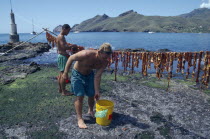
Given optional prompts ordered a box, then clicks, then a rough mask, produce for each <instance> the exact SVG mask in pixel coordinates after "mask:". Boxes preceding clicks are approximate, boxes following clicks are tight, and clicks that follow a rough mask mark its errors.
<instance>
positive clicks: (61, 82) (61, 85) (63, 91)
mask: <svg viewBox="0 0 210 139" xmlns="http://www.w3.org/2000/svg"><path fill="white" fill-rule="evenodd" d="M62 75H63V72H60V80H59V84H60V87H61V94H62V95H63V96H68V95H72V93H70V92H69V91H67V90H66V83H65V80H64V79H63V77H62Z"/></svg>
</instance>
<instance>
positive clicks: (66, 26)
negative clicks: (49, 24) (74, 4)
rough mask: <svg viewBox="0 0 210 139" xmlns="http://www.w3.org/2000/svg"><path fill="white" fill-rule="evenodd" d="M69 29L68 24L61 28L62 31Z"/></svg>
mask: <svg viewBox="0 0 210 139" xmlns="http://www.w3.org/2000/svg"><path fill="white" fill-rule="evenodd" d="M69 28H70V29H71V27H70V26H69V24H64V25H63V26H62V30H64V29H69Z"/></svg>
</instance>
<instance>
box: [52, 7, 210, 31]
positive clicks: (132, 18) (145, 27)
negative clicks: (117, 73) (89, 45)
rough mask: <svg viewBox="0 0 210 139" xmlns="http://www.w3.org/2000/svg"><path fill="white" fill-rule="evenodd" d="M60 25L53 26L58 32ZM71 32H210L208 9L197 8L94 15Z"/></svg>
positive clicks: (76, 25)
mask: <svg viewBox="0 0 210 139" xmlns="http://www.w3.org/2000/svg"><path fill="white" fill-rule="evenodd" d="M60 30H61V25H59V26H57V27H55V28H54V30H53V31H54V32H60ZM71 31H73V32H75V31H79V32H173V33H184V32H187V33H210V9H208V8H199V9H195V10H193V11H192V12H190V13H186V14H181V15H178V16H144V15H142V14H139V13H137V12H135V11H133V10H130V11H127V12H124V13H122V14H120V15H119V16H117V17H109V16H108V15H106V14H104V15H96V16H95V17H93V18H90V19H88V20H85V21H83V22H81V23H80V24H75V25H74V26H73V28H72V30H71Z"/></svg>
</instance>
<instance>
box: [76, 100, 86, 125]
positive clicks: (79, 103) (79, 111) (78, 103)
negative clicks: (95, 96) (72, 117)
mask: <svg viewBox="0 0 210 139" xmlns="http://www.w3.org/2000/svg"><path fill="white" fill-rule="evenodd" d="M83 99H84V96H77V98H76V101H75V103H74V105H75V109H76V113H77V120H78V126H79V128H87V126H86V124H85V123H84V120H83V119H82V104H83Z"/></svg>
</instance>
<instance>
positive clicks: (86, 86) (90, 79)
mask: <svg viewBox="0 0 210 139" xmlns="http://www.w3.org/2000/svg"><path fill="white" fill-rule="evenodd" d="M111 53H112V48H111V45H110V44H109V43H104V44H102V45H101V46H100V48H99V50H83V51H80V52H78V53H76V54H74V55H72V56H71V57H70V58H69V59H68V61H67V64H66V67H65V71H64V73H63V78H64V79H67V78H68V72H69V69H70V67H71V65H72V63H73V62H74V61H76V62H75V64H74V67H73V69H72V75H71V89H72V92H73V93H74V94H75V96H76V101H75V103H74V105H75V109H76V113H77V120H78V126H79V128H87V126H86V124H85V123H84V120H83V118H82V104H83V99H84V95H87V96H88V106H89V109H88V113H89V114H90V115H91V116H94V112H93V106H94V97H95V99H96V100H98V99H99V97H100V92H99V89H100V81H101V75H102V73H103V71H104V69H105V68H106V66H107V65H108V58H109V57H110V55H111ZM93 69H96V73H95V77H94V72H93Z"/></svg>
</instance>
